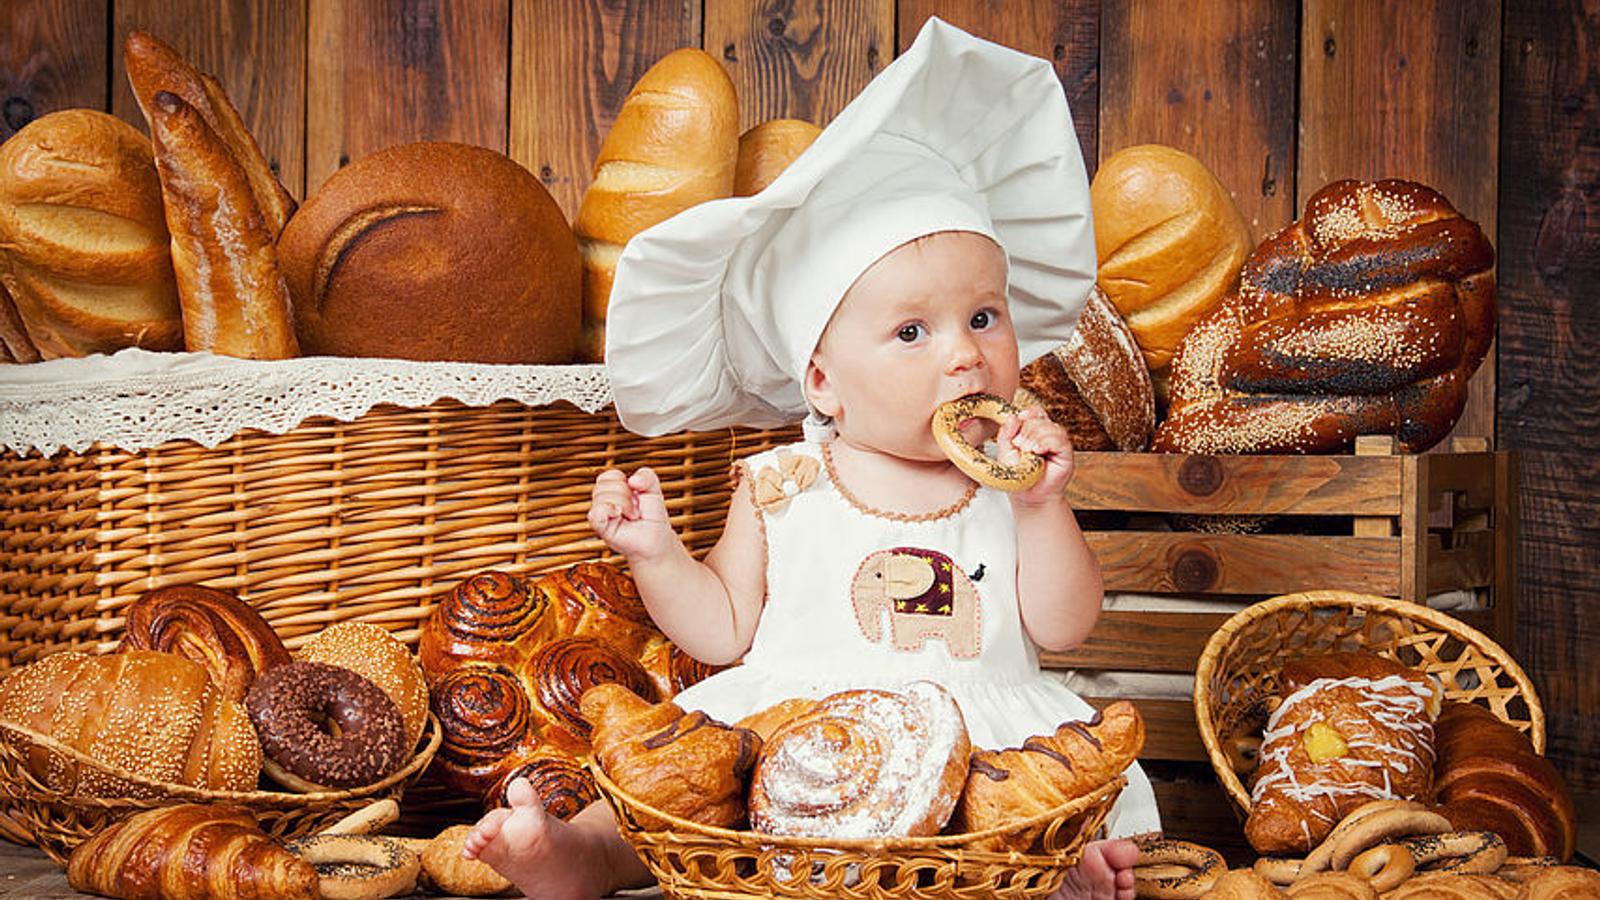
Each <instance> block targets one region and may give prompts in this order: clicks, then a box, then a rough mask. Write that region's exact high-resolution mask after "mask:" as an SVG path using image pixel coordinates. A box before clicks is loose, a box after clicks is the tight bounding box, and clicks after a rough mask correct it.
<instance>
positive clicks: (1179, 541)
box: [1044, 438, 1517, 761]
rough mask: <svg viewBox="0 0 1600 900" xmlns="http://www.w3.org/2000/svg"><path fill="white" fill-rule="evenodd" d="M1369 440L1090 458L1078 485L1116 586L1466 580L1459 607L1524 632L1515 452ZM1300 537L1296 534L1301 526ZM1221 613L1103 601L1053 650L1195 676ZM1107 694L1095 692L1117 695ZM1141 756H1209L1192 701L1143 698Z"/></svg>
mask: <svg viewBox="0 0 1600 900" xmlns="http://www.w3.org/2000/svg"><path fill="white" fill-rule="evenodd" d="M1390 444H1391V442H1390V441H1389V439H1387V438H1378V439H1372V438H1363V439H1361V441H1360V442H1359V444H1358V446H1357V452H1356V453H1355V454H1351V455H1343V456H1204V455H1191V454H1155V453H1080V454H1078V472H1077V474H1076V475H1075V476H1074V478H1073V481H1072V484H1071V486H1070V487H1069V489H1068V490H1069V494H1070V495H1071V497H1072V501H1073V505H1074V508H1075V509H1077V510H1078V511H1079V515H1080V516H1081V517H1083V518H1084V519H1085V520H1086V521H1088V522H1091V523H1095V522H1100V521H1102V520H1104V519H1107V518H1111V517H1117V518H1122V517H1125V518H1126V524H1121V525H1116V526H1111V525H1103V524H1102V525H1098V526H1088V527H1086V536H1087V538H1088V540H1089V546H1090V547H1091V548H1092V549H1093V550H1094V552H1095V554H1096V555H1097V556H1098V557H1099V559H1100V565H1101V570H1102V572H1103V574H1104V577H1105V586H1106V592H1107V593H1108V594H1109V593H1119V592H1127V593H1134V594H1152V595H1159V596H1162V597H1172V598H1180V599H1190V600H1227V601H1244V602H1248V601H1249V600H1251V599H1256V598H1261V597H1266V596H1273V595H1277V594H1286V593H1291V592H1294V591H1302V590H1314V589H1318V588H1338V589H1342V590H1351V591H1360V592H1364V593H1371V594H1379V595H1383V596H1388V597H1398V598H1401V599H1404V600H1411V601H1415V602H1423V601H1425V600H1426V599H1427V598H1428V597H1429V596H1432V595H1435V594H1439V593H1441V592H1445V591H1457V590H1468V591H1472V592H1474V593H1475V594H1477V595H1478V596H1479V597H1480V598H1481V600H1482V601H1483V603H1482V605H1483V607H1484V608H1483V609H1475V610H1471V611H1462V612H1460V613H1458V614H1457V615H1458V617H1459V618H1461V619H1462V620H1464V621H1466V622H1467V623H1468V624H1471V625H1472V626H1474V627H1476V628H1478V629H1480V630H1482V631H1484V632H1485V633H1487V634H1489V635H1490V636H1492V637H1494V638H1495V639H1496V640H1497V641H1498V642H1500V643H1502V644H1505V643H1507V642H1508V641H1509V640H1510V638H1511V636H1512V635H1513V634H1514V633H1515V627H1516V625H1515V616H1516V600H1515V598H1516V567H1515V559H1514V548H1515V546H1516V524H1517V506H1516V491H1515V488H1514V485H1515V483H1516V472H1515V465H1516V462H1515V457H1514V456H1513V455H1512V454H1510V453H1504V452H1499V453H1496V452H1490V451H1488V450H1487V449H1486V447H1485V443H1484V442H1483V441H1474V440H1471V439H1458V440H1457V441H1456V442H1455V446H1453V447H1452V449H1451V451H1450V452H1439V453H1427V454H1422V455H1398V454H1394V453H1392V452H1390ZM1174 514H1176V515H1182V516H1230V517H1238V516H1243V517H1252V518H1253V517H1263V516H1268V517H1273V522H1272V527H1271V528H1270V531H1271V532H1272V533H1212V532H1207V531H1196V530H1167V529H1165V528H1152V527H1151V523H1152V522H1158V523H1161V524H1163V525H1164V524H1165V522H1166V521H1167V520H1166V519H1165V518H1164V517H1165V516H1168V515H1174ZM1294 532H1300V533H1294ZM1227 617H1228V616H1227V614H1226V613H1219V612H1128V611H1107V612H1105V613H1103V614H1102V616H1101V619H1100V622H1099V624H1098V625H1097V626H1096V628H1095V630H1094V633H1093V634H1092V635H1090V637H1089V639H1088V641H1086V642H1085V643H1084V644H1083V645H1082V646H1080V647H1078V648H1075V649H1074V650H1072V651H1070V652H1067V653H1049V654H1045V656H1044V662H1045V664H1046V665H1048V666H1050V667H1053V668H1063V669H1087V670H1106V671H1136V672H1155V673H1166V674H1174V675H1182V674H1192V673H1193V672H1194V669H1195V664H1196V661H1197V660H1198V659H1199V656H1200V652H1201V650H1202V649H1203V648H1204V647H1205V643H1206V641H1207V640H1208V639H1209V638H1210V637H1211V634H1212V633H1213V632H1214V631H1215V630H1216V629H1217V627H1218V626H1219V625H1221V624H1222V622H1223V621H1224V620H1225V619H1227ZM1107 700H1108V698H1097V699H1095V700H1094V701H1093V702H1097V703H1102V702H1107ZM1138 702H1139V706H1140V709H1141V711H1143V713H1144V714H1145V717H1146V719H1147V720H1148V724H1149V738H1148V740H1147V742H1146V747H1145V753H1144V756H1145V757H1146V758H1150V759H1157V760H1183V761H1203V760H1205V758H1206V755H1205V749H1204V747H1203V746H1201V744H1200V735H1199V732H1198V731H1197V729H1196V727H1195V722H1194V710H1193V707H1192V705H1191V704H1190V703H1189V702H1187V701H1185V700H1176V699H1170V698H1139V700H1138Z"/></svg>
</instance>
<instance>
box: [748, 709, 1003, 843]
mask: <svg viewBox="0 0 1600 900" xmlns="http://www.w3.org/2000/svg"><path fill="white" fill-rule="evenodd" d="M971 752H972V744H971V742H970V741H969V739H968V737H967V727H966V722H965V720H963V719H962V717H961V709H960V707H958V706H957V705H956V702H955V699H954V698H952V697H951V696H950V694H949V692H947V691H946V690H945V689H944V688H942V687H940V686H938V685H936V684H933V683H932V682H926V681H918V682H913V683H912V684H910V685H908V686H907V687H906V688H905V690H903V691H900V692H892V691H879V690H856V691H843V692H841V693H837V694H833V695H831V696H829V697H826V698H824V699H823V700H822V701H821V702H820V703H818V704H817V706H816V707H815V708H814V709H812V710H811V711H809V712H807V713H804V714H802V715H799V716H797V717H795V718H794V719H791V720H790V721H789V722H788V723H787V724H785V725H783V726H782V727H781V728H779V729H778V730H777V731H776V732H774V733H773V735H772V739H771V740H770V741H768V742H767V743H766V745H765V747H763V749H762V751H761V757H760V759H759V760H758V761H757V763H756V770H755V775H754V778H753V780H752V784H751V788H750V824H751V827H752V828H754V829H755V830H756V831H762V832H767V833H769V834H784V835H795V836H802V837H834V838H860V837H898V836H923V835H931V834H936V833H938V831H939V829H940V828H942V827H943V826H944V823H945V821H946V820H948V819H949V818H950V813H951V811H952V810H954V809H955V805H956V799H957V798H958V797H959V796H960V793H961V785H962V782H963V780H964V779H965V778H966V772H967V757H968V755H969V754H970V753H971Z"/></svg>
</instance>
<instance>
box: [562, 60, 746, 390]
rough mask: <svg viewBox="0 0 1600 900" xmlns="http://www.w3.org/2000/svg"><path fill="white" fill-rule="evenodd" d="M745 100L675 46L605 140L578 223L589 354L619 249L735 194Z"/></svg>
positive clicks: (724, 78) (711, 68) (714, 68)
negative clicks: (705, 204)
mask: <svg viewBox="0 0 1600 900" xmlns="http://www.w3.org/2000/svg"><path fill="white" fill-rule="evenodd" d="M738 155H739V100H738V97H737V95H736V94H735V93H734V89H733V82H732V81H731V80H730V79H729V78H728V74H727V73H726V72H724V71H723V69H722V66H721V64H719V63H718V62H717V61H716V60H715V59H714V58H712V57H711V55H710V54H707V53H706V52H705V51H703V50H697V49H694V48H685V49H682V50H674V51H673V52H671V53H669V54H667V55H666V56H664V57H662V58H661V60H660V61H659V62H657V63H656V64H655V65H653V66H651V67H650V69H649V71H647V72H645V73H644V75H643V76H642V77H640V79H639V81H638V83H637V84H635V85H634V86H633V90H632V91H630V92H629V93H628V96H627V99H625V100H624V101H623V102H622V109H621V110H619V111H618V113H617V119H616V122H614V123H613V124H612V126H611V131H610V132H608V133H607V134H606V139H605V142H604V143H603V144H601V146H600V155H599V156H598V157H597V158H596V159H595V165H594V178H593V181H591V182H590V184H589V189H588V190H587V191H585V192H584V195H583V202H582V204H581V205H580V206H579V208H578V218H577V221H576V222H574V223H573V230H574V231H575V232H576V233H577V235H578V247H579V249H580V250H581V252H582V255H583V295H584V324H583V338H582V340H581V344H582V347H583V350H582V352H583V354H584V355H585V357H586V358H587V359H588V360H590V361H592V362H599V361H600V359H601V357H602V355H603V353H604V347H605V317H606V306H607V304H608V303H609V301H610V298H611V279H612V277H613V275H614V274H615V272H616V265H617V259H618V258H619V257H621V255H622V248H623V247H624V246H625V245H626V244H627V243H628V241H629V240H630V239H631V238H632V237H633V236H634V235H636V234H638V233H639V232H641V231H643V230H645V229H646V228H649V227H650V226H651V225H654V224H656V223H657V222H660V221H662V220H664V219H667V218H669V217H671V216H673V215H676V214H677V213H680V212H682V211H683V210H685V209H688V208H689V207H691V206H694V205H695V204H698V203H703V202H705V201H707V200H714V199H717V198H719V197H727V196H730V195H731V194H732V193H733V174H734V168H735V165H736V163H737V161H738Z"/></svg>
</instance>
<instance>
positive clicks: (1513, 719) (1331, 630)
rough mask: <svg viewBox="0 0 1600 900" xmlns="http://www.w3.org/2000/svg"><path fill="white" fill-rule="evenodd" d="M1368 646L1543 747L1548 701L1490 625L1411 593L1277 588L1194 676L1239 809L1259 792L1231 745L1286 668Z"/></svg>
mask: <svg viewBox="0 0 1600 900" xmlns="http://www.w3.org/2000/svg"><path fill="white" fill-rule="evenodd" d="M1335 650H1364V651H1368V652H1371V653H1376V654H1378V655H1380V656H1385V657H1388V658H1390V659H1394V660H1398V661H1400V662H1402V663H1405V664H1406V665H1409V666H1411V667H1413V668H1416V669H1419V670H1421V671H1426V672H1428V673H1430V674H1432V675H1434V676H1436V677H1437V678H1438V679H1439V681H1440V683H1441V684H1442V685H1443V686H1444V692H1445V697H1446V698H1448V699H1451V700H1461V701H1466V702H1473V703H1478V704H1480V705H1482V706H1485V707H1487V708H1488V709H1490V710H1492V711H1493V712H1494V714H1495V715H1497V716H1499V717H1500V718H1501V719H1503V720H1505V721H1506V722H1509V723H1511V724H1512V725H1515V726H1517V727H1518V728H1520V729H1521V730H1523V731H1524V732H1526V733H1527V734H1528V737H1529V738H1531V739H1532V740H1533V746H1534V749H1535V750H1537V751H1539V752H1540V753H1543V752H1544V708H1543V707H1541V706H1540V705H1539V696H1538V694H1537V693H1535V692H1534V688H1533V683H1532V682H1531V681H1529V680H1528V676H1527V674H1526V673H1524V672H1523V671H1522V667H1521V666H1519V665H1517V663H1516V661H1515V660H1513V659H1512V658H1511V656H1510V654H1508V653H1506V651H1505V650H1504V649H1502V648H1501V647H1500V645H1498V644H1496V643H1495V642H1494V641H1492V640H1490V639H1489V637H1488V636H1487V635H1485V634H1484V633H1483V632H1481V631H1478V630H1477V629H1475V628H1472V627H1471V626H1468V625H1465V624H1462V623H1461V622H1460V621H1458V620H1456V619H1455V618H1452V617H1451V616H1449V615H1447V614H1445V613H1442V612H1438V611H1435V610H1432V609H1428V608H1427V607H1425V606H1421V605H1419V604H1416V603H1410V602H1407V601H1404V600H1391V599H1389V598H1387V597H1374V596H1372V595H1369V594H1355V593H1350V592H1348V591H1307V592H1305V593H1299V594H1287V595H1285V596H1282V597H1274V598H1273V599H1271V600H1265V601H1262V602H1261V603H1257V604H1255V605H1253V606H1250V607H1247V608H1245V609H1244V610H1242V611H1240V612H1238V613H1236V614H1235V615H1234V616H1233V617H1232V618H1230V619H1228V621H1226V622H1224V623H1223V625H1222V627H1221V628H1218V629H1217V631H1216V633H1215V634H1213V635H1212V636H1211V640H1210V641H1208V642H1207V643H1206V648H1205V652H1203V653H1202V654H1201V655H1200V662H1199V665H1198V666H1197V667H1196V669H1195V676H1194V712H1195V720H1196V721H1197V723H1198V724H1199V726H1200V738H1201V740H1202V741H1204V742H1205V747H1206V753H1207V754H1208V755H1209V756H1210V758H1211V768H1212V769H1214V770H1216V773H1217V779H1218V780H1219V781H1220V782H1221V783H1222V786H1223V788H1225V789H1226V790H1227V792H1228V797H1229V799H1231V800H1232V801H1233V803H1234V807H1235V811H1236V812H1238V813H1239V814H1240V815H1244V814H1246V813H1248V812H1249V810H1250V792H1249V791H1247V790H1246V789H1245V786H1244V784H1243V782H1242V781H1240V779H1239V775H1238V773H1236V772H1235V771H1234V769H1233V766H1232V765H1231V764H1230V763H1229V761H1228V755H1227V753H1226V752H1225V751H1224V749H1223V748H1225V747H1227V746H1229V745H1231V744H1232V742H1233V741H1234V740H1235V739H1236V738H1240V737H1257V738H1259V737H1260V734H1261V733H1260V726H1261V723H1262V721H1263V720H1264V718H1265V710H1266V703H1267V701H1268V700H1269V699H1271V698H1272V697H1274V696H1275V695H1276V694H1277V688H1278V685H1277V677H1278V671H1279V669H1280V668H1281V667H1282V666H1283V664H1284V663H1285V662H1287V661H1288V660H1290V659H1293V658H1294V657H1297V656H1304V655H1306V654H1308V653H1317V652H1328V651H1335Z"/></svg>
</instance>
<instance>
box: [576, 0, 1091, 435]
mask: <svg viewBox="0 0 1600 900" xmlns="http://www.w3.org/2000/svg"><path fill="white" fill-rule="evenodd" d="M941 231H971V232H976V233H978V234H983V235H986V236H988V237H990V238H993V239H994V240H995V241H996V242H997V243H998V244H999V245H1000V246H1001V247H1002V248H1003V249H1004V250H1005V251H1006V254H1007V257H1008V264H1009V284H1008V294H1009V305H1010V313H1011V317H1012V321H1013V323H1014V324H1015V328H1016V332H1017V341H1018V344H1019V350H1020V353H1021V359H1022V361H1023V362H1024V363H1026V362H1029V361H1031V360H1033V359H1035V358H1037V357H1039V356H1042V355H1043V354H1044V353H1046V352H1048V351H1049V350H1050V349H1052V348H1054V347H1056V346H1058V345H1060V344H1061V343H1062V342H1064V341H1065V340H1066V339H1067V337H1068V336H1069V335H1070V334H1071V332H1072V329H1073V327H1074V325H1075V324H1076V322H1077V318H1078V311H1079V310H1080V309H1081V308H1082V306H1083V302H1084V299H1085V298H1086V297H1087V296H1088V293H1089V289H1090V287H1091V286H1092V285H1093V283H1094V277H1095V247H1094V234H1093V231H1092V227H1091V223H1090V214H1089V182H1088V177H1087V175H1086V174H1085V171H1084V166H1083V157H1082V155H1081V153H1080V152H1079V150H1078V141H1077V138H1076V136H1075V134H1074V132H1073V130H1072V116H1071V113H1070V112H1069V111H1068V109H1067V101H1066V96H1065V95H1064V94H1063V92H1062V90H1061V84H1060V82H1059V81H1058V80H1057V78H1056V74H1055V71H1054V70H1053V69H1052V68H1051V66H1050V64H1049V63H1047V62H1045V61H1044V60H1042V59H1039V58H1037V57H1032V56H1028V55H1026V54H1022V53H1018V52H1016V51H1014V50H1010V49H1008V48H1005V47H1002V46H1000V45H998V44H994V43H990V42H988V41H984V40H980V39H978V38H975V37H973V36H972V35H970V34H967V33H966V32H964V31H962V30H960V29H959V28H956V27H954V26H952V25H949V24H947V23H945V22H943V21H941V20H940V19H937V18H932V19H929V20H928V24H927V25H925V26H924V27H923V29H922V31H921V33H919V34H918V35H917V39H916V41H915V42H914V43H913V44H912V45H911V47H910V49H908V50H907V51H906V52H905V53H904V54H902V55H901V56H900V57H899V58H897V59H895V60H894V62H892V63H890V64H889V66H888V67H887V68H885V69H884V70H883V71H882V72H880V73H879V74H878V76H877V77H876V78H874V79H873V80H872V82H871V83H870V84H868V85H867V86H866V87H865V88H864V89H863V90H862V91H861V93H860V94H859V95H857V96H856V98H855V100H853V101H852V102H851V103H850V105H849V106H847V107H845V109H844V110H843V111H841V112H840V113H839V115H838V116H837V117H835V118H834V120H833V121H832V122H831V123H830V124H829V125H828V127H827V128H826V129H824V130H823V132H822V133H821V134H820V135H818V137H817V139H816V141H814V142H813V143H812V144H811V146H810V147H809V148H807V150H806V151H805V152H804V153H802V154H801V155H800V157H799V158H798V159H796V160H795V161H794V162H793V163H791V164H790V165H789V167H788V168H787V169H785V170H784V171H783V173H782V174H781V175H779V176H778V178H777V179H776V180H775V181H773V182H772V184H771V185H769V186H768V187H767V188H766V190H763V191H762V192H761V193H759V194H756V195H754V196H751V197H735V198H729V199H725V200H714V201H711V202H708V203H702V204H700V205H698V206H695V207H691V208H690V209H688V210H685V211H684V212H682V213H679V214H678V215H676V216H674V217H672V218H670V219H667V220H666V221H664V222H662V223H660V224H658V225H656V226H654V227H652V228H650V229H647V230H646V231H643V232H641V233H639V234H638V235H636V236H635V237H634V238H633V239H632V240H631V241H629V242H628V245H627V248H626V249H625V250H624V251H623V253H622V258H621V259H620V260H619V262H618V263H617V270H616V277H615V280H614V282H613V285H612V290H611V301H610V308H609V310H608V312H607V315H606V366H607V369H608V374H609V376H610V380H611V387H612V393H613V397H614V399H615V403H616V409H617V414H618V416H619V417H620V418H621V420H622V423H623V424H624V425H625V426H627V427H628V428H629V429H630V430H632V431H635V432H638V433H640V434H646V435H658V434H666V433H669V432H673V431H677V430H681V429H711V428H722V427H726V426H729V425H748V426H753V427H762V428H766V427H773V426H777V425H783V424H788V423H792V422H795V421H797V420H799V419H801V418H803V417H804V416H805V414H806V411H807V406H806V401H805V397H804V395H803V393H802V391H801V384H802V381H803V379H804V377H805V370H806V365H807V363H808V362H809V361H810V359H811V354H812V351H813V350H815V349H816V346H817V341H818V340H819V339H820V338H821V336H822V331H823V328H824V327H825V326H826V325H827V323H828V319H829V318H830V317H831V316H832V315H833V312H834V310H835V309H836V308H837V307H838V305H839V301H840V300H842V299H843V297H844V294H845V291H846V290H847V289H848V288H849V287H850V285H851V284H853V283H854V282H855V280H856V279H857V278H858V277H859V276H860V275H861V273H862V272H864V271H866V269H867V268H868V267H869V266H871V265H872V264H873V263H874V262H876V261H877V260H878V259H880V258H882V257H883V256H884V254H886V253H888V252H889V251H891V250H893V249H894V248H896V247H898V246H900V245H901V244H904V243H906V242H907V241H910V240H913V239H915V238H918V237H922V236H924V235H928V234H933V233H936V232H941Z"/></svg>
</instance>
